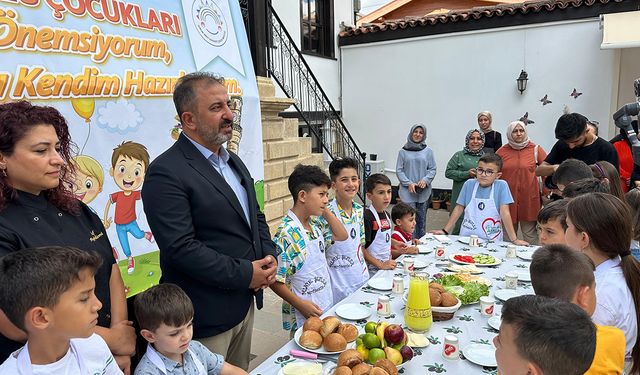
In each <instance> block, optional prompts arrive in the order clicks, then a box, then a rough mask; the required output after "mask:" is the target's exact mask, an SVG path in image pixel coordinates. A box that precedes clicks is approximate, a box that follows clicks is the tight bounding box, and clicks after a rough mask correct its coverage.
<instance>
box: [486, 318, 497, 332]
mask: <svg viewBox="0 0 640 375" xmlns="http://www.w3.org/2000/svg"><path fill="white" fill-rule="evenodd" d="M487 324H488V325H489V327H491V328H493V329H495V330H496V331H499V330H500V317H499V316H495V315H494V316H492V317H491V318H489V319H488V320H487Z"/></svg>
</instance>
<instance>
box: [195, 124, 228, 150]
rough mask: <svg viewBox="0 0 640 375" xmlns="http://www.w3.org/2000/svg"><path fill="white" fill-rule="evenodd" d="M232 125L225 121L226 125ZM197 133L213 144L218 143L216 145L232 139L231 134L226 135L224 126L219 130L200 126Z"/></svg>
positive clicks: (206, 141)
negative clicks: (223, 129)
mask: <svg viewBox="0 0 640 375" xmlns="http://www.w3.org/2000/svg"><path fill="white" fill-rule="evenodd" d="M228 125H229V126H230V125H231V123H230V122H229V123H226V122H225V123H224V126H225V127H226V126H228ZM197 133H198V135H199V136H200V138H201V139H202V140H203V141H204V142H205V143H207V144H212V145H216V146H220V145H222V144H223V143H225V142H228V141H229V140H230V139H231V134H229V135H226V134H223V133H222V126H221V127H220V128H219V129H218V131H215V130H209V129H206V130H205V129H202V128H200V127H198V128H197Z"/></svg>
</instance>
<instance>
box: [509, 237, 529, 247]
mask: <svg viewBox="0 0 640 375" xmlns="http://www.w3.org/2000/svg"><path fill="white" fill-rule="evenodd" d="M513 244H514V245H518V246H529V243H528V242H527V241H523V240H517V239H516V240H515V241H513Z"/></svg>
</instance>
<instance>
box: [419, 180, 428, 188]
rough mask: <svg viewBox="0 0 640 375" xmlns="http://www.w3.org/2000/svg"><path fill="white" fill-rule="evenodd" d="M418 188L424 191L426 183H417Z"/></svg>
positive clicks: (422, 181) (423, 181) (421, 181)
mask: <svg viewBox="0 0 640 375" xmlns="http://www.w3.org/2000/svg"><path fill="white" fill-rule="evenodd" d="M418 187H419V188H420V189H424V188H425V187H427V181H425V180H420V181H418Z"/></svg>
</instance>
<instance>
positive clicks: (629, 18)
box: [600, 11, 640, 49]
mask: <svg viewBox="0 0 640 375" xmlns="http://www.w3.org/2000/svg"><path fill="white" fill-rule="evenodd" d="M600 28H601V29H602V44H601V45H600V48H601V49H609V48H633V47H640V11H635V12H623V13H609V14H602V15H600Z"/></svg>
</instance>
